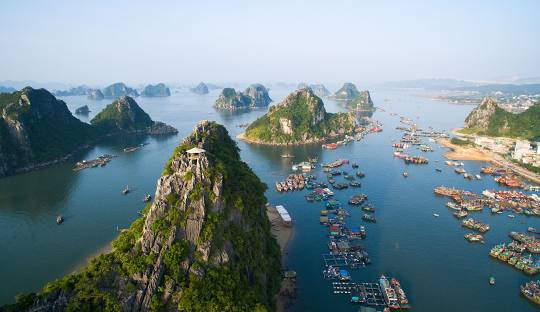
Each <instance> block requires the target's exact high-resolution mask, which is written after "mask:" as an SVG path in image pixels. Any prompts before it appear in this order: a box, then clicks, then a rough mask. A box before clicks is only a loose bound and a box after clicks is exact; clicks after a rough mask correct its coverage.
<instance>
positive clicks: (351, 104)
mask: <svg viewBox="0 0 540 312" xmlns="http://www.w3.org/2000/svg"><path fill="white" fill-rule="evenodd" d="M346 104H347V107H348V108H350V109H352V110H355V111H359V112H372V111H374V110H375V107H374V106H373V101H372V100H371V95H370V94H369V91H367V90H365V91H361V92H360V93H359V94H358V96H357V97H356V98H354V99H353V100H350V101H347V103H346Z"/></svg>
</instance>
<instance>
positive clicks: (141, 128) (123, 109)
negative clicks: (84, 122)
mask: <svg viewBox="0 0 540 312" xmlns="http://www.w3.org/2000/svg"><path fill="white" fill-rule="evenodd" d="M90 123H91V124H92V125H93V126H94V127H95V128H96V129H97V130H98V131H99V132H100V133H102V134H115V133H133V132H141V133H148V134H158V133H159V134H167V133H177V132H178V131H177V130H176V129H174V128H173V127H171V126H167V125H165V124H163V123H156V122H154V121H153V120H152V119H151V118H150V116H149V115H148V114H147V113H146V112H145V111H144V110H143V109H142V108H141V107H140V106H139V105H138V104H137V102H135V100H134V99H133V98H131V97H129V96H121V97H119V98H118V99H117V100H116V101H114V102H113V103H111V104H109V105H107V107H105V108H104V109H103V110H102V111H101V112H100V113H99V114H97V115H96V116H95V117H94V118H93V119H92V120H91V121H90Z"/></svg>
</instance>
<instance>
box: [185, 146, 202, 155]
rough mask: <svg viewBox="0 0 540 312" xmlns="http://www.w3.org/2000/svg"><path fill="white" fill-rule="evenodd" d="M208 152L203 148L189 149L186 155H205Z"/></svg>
mask: <svg viewBox="0 0 540 312" xmlns="http://www.w3.org/2000/svg"><path fill="white" fill-rule="evenodd" d="M204 152H206V151H205V150H203V149H202V148H198V147H194V148H192V149H189V150H187V151H186V153H188V154H201V153H204Z"/></svg>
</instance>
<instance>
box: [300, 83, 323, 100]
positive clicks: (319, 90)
mask: <svg viewBox="0 0 540 312" xmlns="http://www.w3.org/2000/svg"><path fill="white" fill-rule="evenodd" d="M296 88H297V89H305V88H310V89H311V90H313V93H315V95H317V96H318V97H320V98H323V97H327V96H329V95H330V91H328V89H326V87H325V86H324V85H323V84H309V85H308V84H307V83H305V82H300V83H299V84H298V86H297V87H296Z"/></svg>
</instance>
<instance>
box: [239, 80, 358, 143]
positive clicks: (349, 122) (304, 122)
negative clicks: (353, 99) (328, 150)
mask: <svg viewBox="0 0 540 312" xmlns="http://www.w3.org/2000/svg"><path fill="white" fill-rule="evenodd" d="M355 129H356V118H355V116H354V114H352V113H337V114H332V113H327V112H326V110H325V108H324V103H323V101H322V100H321V99H320V98H319V97H318V96H316V95H315V94H314V92H313V90H311V89H310V88H305V89H300V90H297V91H295V92H293V93H291V94H289V95H288V96H287V98H285V100H284V101H283V102H281V103H279V104H277V105H275V106H271V107H270V109H269V111H268V113H267V114H265V115H263V116H261V117H260V118H258V119H257V120H256V121H254V122H253V123H252V124H251V125H249V126H248V127H247V129H246V132H245V134H244V135H243V139H245V140H246V141H248V142H253V143H261V144H273V145H287V144H307V143H314V142H320V141H324V140H326V139H328V138H331V137H335V136H339V135H344V134H351V133H353V132H354V131H355Z"/></svg>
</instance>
